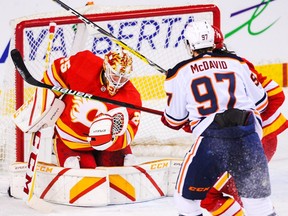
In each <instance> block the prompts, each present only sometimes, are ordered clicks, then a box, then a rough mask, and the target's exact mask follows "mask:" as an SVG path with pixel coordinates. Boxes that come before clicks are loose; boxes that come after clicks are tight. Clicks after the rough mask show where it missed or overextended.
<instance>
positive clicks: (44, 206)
mask: <svg viewBox="0 0 288 216" xmlns="http://www.w3.org/2000/svg"><path fill="white" fill-rule="evenodd" d="M55 27H56V23H54V22H51V23H50V24H49V35H48V46H47V51H46V57H45V69H46V70H47V68H48V67H49V62H50V54H51V48H52V41H53V37H54V33H55ZM40 141H41V132H40V130H39V131H37V132H33V133H32V134H31V141H30V155H29V159H28V163H27V172H26V175H25V181H26V182H25V185H24V189H23V191H24V193H25V196H24V200H25V202H26V204H27V205H28V206H29V207H31V208H33V209H36V210H38V211H40V212H43V213H49V212H51V211H52V206H51V204H50V203H47V202H45V201H44V200H42V199H39V198H38V197H36V196H33V193H34V188H35V179H36V168H37V162H38V154H39V148H40Z"/></svg>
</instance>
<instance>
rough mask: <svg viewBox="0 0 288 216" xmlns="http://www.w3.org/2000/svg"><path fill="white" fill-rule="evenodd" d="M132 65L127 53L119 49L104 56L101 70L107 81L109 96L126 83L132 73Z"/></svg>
mask: <svg viewBox="0 0 288 216" xmlns="http://www.w3.org/2000/svg"><path fill="white" fill-rule="evenodd" d="M132 63H133V60H132V57H131V56H130V54H129V52H128V51H126V50H123V49H122V48H121V47H117V49H116V50H113V51H110V52H109V53H107V54H106V55H105V56H104V62H103V68H104V71H105V77H106V79H107V90H108V92H109V94H110V95H111V96H113V95H115V94H116V92H117V91H118V90H119V89H120V88H121V87H122V86H124V85H125V83H127V82H128V80H129V78H130V76H131V74H132V72H133V67H132Z"/></svg>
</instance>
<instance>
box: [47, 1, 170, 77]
mask: <svg viewBox="0 0 288 216" xmlns="http://www.w3.org/2000/svg"><path fill="white" fill-rule="evenodd" d="M52 1H54V2H56V3H57V4H59V5H60V6H61V7H62V8H64V9H65V10H67V11H68V12H70V13H72V14H73V15H75V16H76V17H77V18H78V19H79V20H81V21H82V22H83V23H85V24H86V26H87V27H90V28H93V29H95V30H96V31H98V32H100V33H102V34H103V35H105V36H107V37H109V38H110V39H111V40H112V41H113V42H114V43H116V44H118V45H119V46H121V47H122V48H124V49H126V50H128V51H129V52H131V53H132V54H133V55H135V56H136V57H138V58H139V59H141V60H142V61H143V62H145V63H146V64H149V65H150V66H152V67H153V68H155V69H156V70H157V71H159V72H160V73H163V74H164V75H166V73H167V71H166V70H165V69H163V68H162V67H160V66H159V65H157V64H156V63H154V62H152V61H151V60H149V59H148V58H146V57H145V56H144V55H142V54H141V53H139V52H138V51H137V50H135V49H133V48H132V47H130V46H128V45H127V44H125V43H124V42H123V41H121V40H119V39H118V38H116V37H115V36H114V35H112V34H111V33H109V32H107V31H106V30H105V29H103V28H101V27H100V26H99V25H97V24H96V23H94V22H93V21H92V20H90V19H88V18H87V17H86V16H84V15H82V14H81V13H79V12H78V11H76V10H74V9H73V8H71V7H70V6H68V5H66V4H65V3H64V2H62V1H60V0H52Z"/></svg>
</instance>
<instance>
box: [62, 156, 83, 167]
mask: <svg viewBox="0 0 288 216" xmlns="http://www.w3.org/2000/svg"><path fill="white" fill-rule="evenodd" d="M79 160H80V157H79V156H71V157H68V158H67V159H66V160H65V162H64V167H65V168H71V169H80V162H79Z"/></svg>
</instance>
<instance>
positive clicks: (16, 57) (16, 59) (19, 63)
mask: <svg viewBox="0 0 288 216" xmlns="http://www.w3.org/2000/svg"><path fill="white" fill-rule="evenodd" d="M10 54H11V58H12V60H13V63H14V65H15V67H16V69H17V71H18V72H19V74H20V75H21V77H22V78H23V79H24V80H25V81H26V82H27V83H29V84H31V85H33V86H37V87H41V88H47V89H50V90H53V91H58V92H61V93H62V94H70V95H75V96H79V97H83V98H88V99H92V100H98V101H102V102H106V103H110V104H114V105H118V106H123V107H127V108H131V109H134V110H140V111H143V112H148V113H152V114H156V115H162V114H163V112H162V111H159V110H154V109H150V108H146V107H142V106H137V105H134V104H130V103H125V102H122V101H117V100H112V99H109V98H103V97H99V96H96V95H92V94H89V93H85V92H80V91H76V90H73V89H67V88H62V87H57V86H52V85H48V84H45V83H42V82H40V81H38V80H36V79H35V78H34V77H33V76H32V75H31V73H30V72H29V70H28V69H27V67H26V65H25V63H24V61H23V58H22V56H21V54H20V52H19V50H17V49H13V50H12V51H11V53H10Z"/></svg>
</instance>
